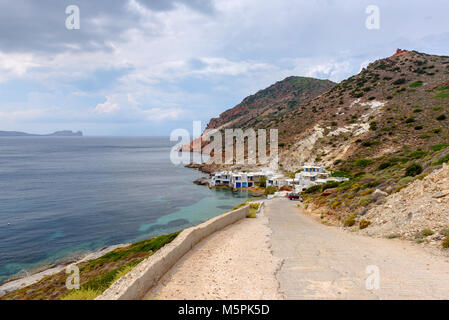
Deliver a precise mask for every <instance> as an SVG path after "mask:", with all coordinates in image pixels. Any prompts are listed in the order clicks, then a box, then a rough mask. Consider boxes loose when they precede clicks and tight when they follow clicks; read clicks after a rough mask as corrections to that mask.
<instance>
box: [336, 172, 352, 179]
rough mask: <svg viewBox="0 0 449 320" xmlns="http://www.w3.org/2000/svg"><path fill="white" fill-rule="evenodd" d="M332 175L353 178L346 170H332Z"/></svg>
mask: <svg viewBox="0 0 449 320" xmlns="http://www.w3.org/2000/svg"><path fill="white" fill-rule="evenodd" d="M332 177H337V178H338V177H340V178H351V174H350V173H349V172H347V171H344V170H337V171H334V172H332Z"/></svg>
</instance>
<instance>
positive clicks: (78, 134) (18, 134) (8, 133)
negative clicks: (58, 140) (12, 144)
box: [0, 130, 83, 137]
mask: <svg viewBox="0 0 449 320" xmlns="http://www.w3.org/2000/svg"><path fill="white" fill-rule="evenodd" d="M82 136H83V133H82V132H81V131H77V132H73V131H70V130H64V131H56V132H54V133H50V134H32V133H26V132H19V131H0V137H82Z"/></svg>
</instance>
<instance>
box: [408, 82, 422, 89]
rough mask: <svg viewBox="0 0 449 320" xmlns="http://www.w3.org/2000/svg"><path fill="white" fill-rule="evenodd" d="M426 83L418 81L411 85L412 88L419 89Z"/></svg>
mask: <svg viewBox="0 0 449 320" xmlns="http://www.w3.org/2000/svg"><path fill="white" fill-rule="evenodd" d="M423 84H424V83H423V82H422V81H416V82H413V83H412V84H410V88H418V87H421V86H422V85H423Z"/></svg>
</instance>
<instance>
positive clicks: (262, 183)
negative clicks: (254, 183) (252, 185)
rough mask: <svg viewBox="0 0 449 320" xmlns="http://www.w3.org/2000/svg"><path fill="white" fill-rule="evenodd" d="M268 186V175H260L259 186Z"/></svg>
mask: <svg viewBox="0 0 449 320" xmlns="http://www.w3.org/2000/svg"><path fill="white" fill-rule="evenodd" d="M266 186H267V177H260V179H259V187H262V188H265V187H266Z"/></svg>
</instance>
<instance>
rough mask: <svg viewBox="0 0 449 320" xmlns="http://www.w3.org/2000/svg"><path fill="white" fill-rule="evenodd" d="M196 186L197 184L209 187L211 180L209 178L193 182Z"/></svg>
mask: <svg viewBox="0 0 449 320" xmlns="http://www.w3.org/2000/svg"><path fill="white" fill-rule="evenodd" d="M193 183H194V184H197V185H199V186H209V184H210V180H209V179H208V178H199V179H197V180H195V181H193Z"/></svg>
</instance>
